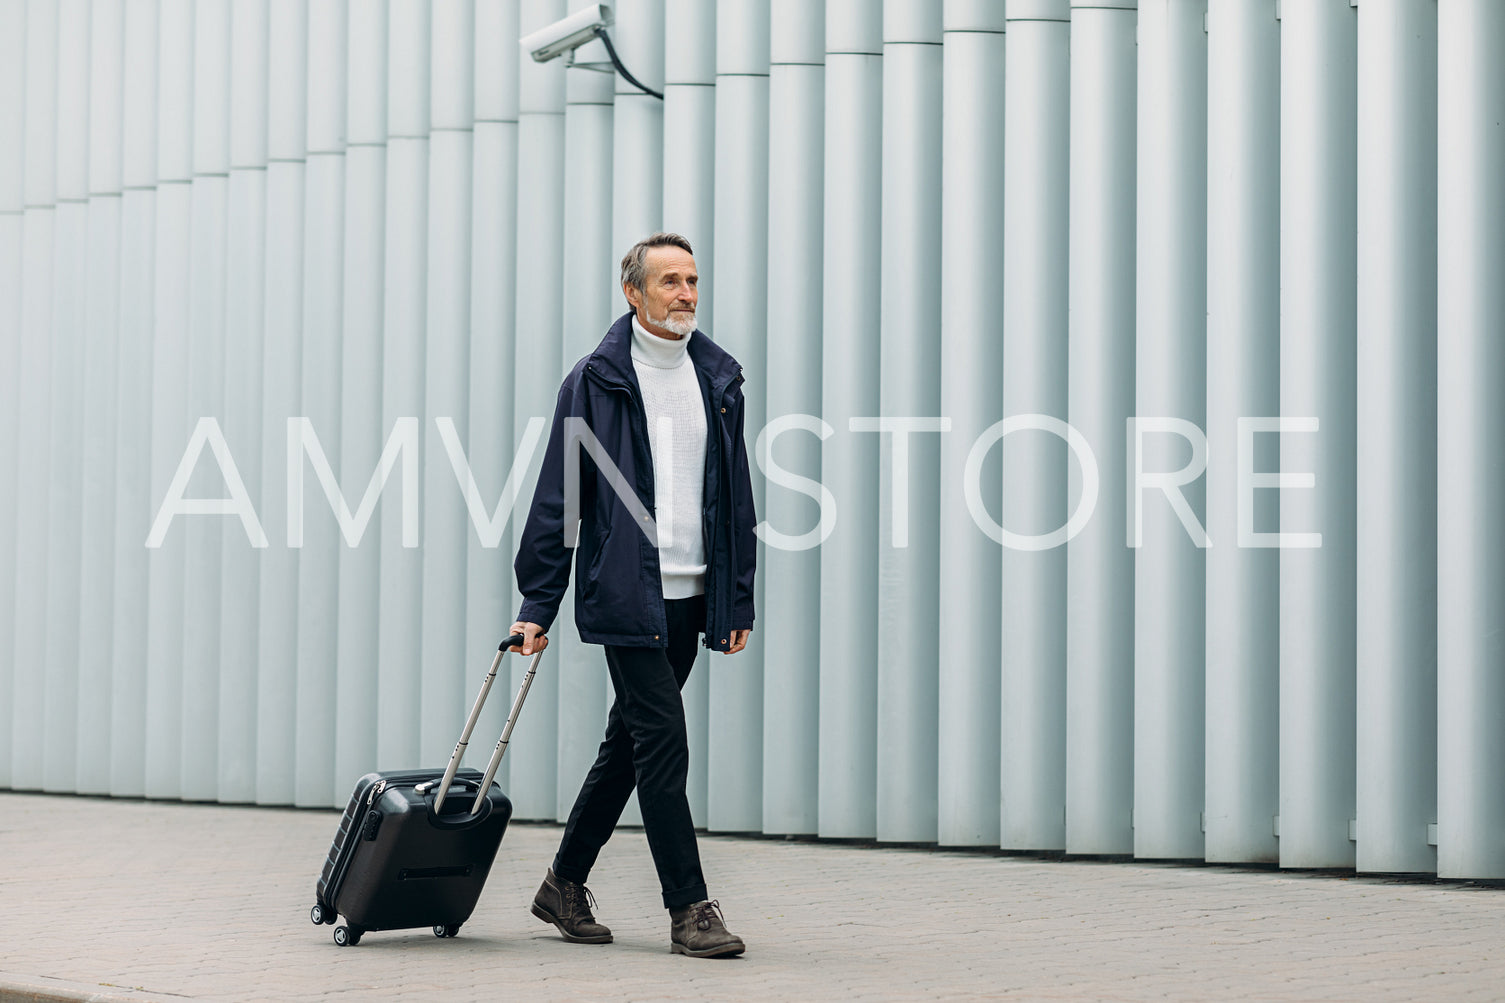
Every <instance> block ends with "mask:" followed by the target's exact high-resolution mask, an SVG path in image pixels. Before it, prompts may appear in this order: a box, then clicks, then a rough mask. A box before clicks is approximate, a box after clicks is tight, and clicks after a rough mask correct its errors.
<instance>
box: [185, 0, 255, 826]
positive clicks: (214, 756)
mask: <svg viewBox="0 0 1505 1003" xmlns="http://www.w3.org/2000/svg"><path fill="white" fill-rule="evenodd" d="M193 32H194V48H193V53H194V60H193V183H192V186H191V188H192V199H193V205H192V212H193V230H192V236H191V238H190V240H191V244H190V247H191V250H190V254H189V289H188V296H189V301H190V302H189V331H190V332H191V333H190V343H189V347H188V419H189V421H190V422H193V423H196V422H198V421H199V420H200V419H201V418H206V417H212V418H213V419H214V420H215V421H219V420H220V419H221V417H222V415H223V414H224V409H225V378H226V370H225V351H226V343H225V339H226V334H227V332H226V329H225V328H226V311H225V305H226V304H225V283H226V264H227V261H226V256H225V255H226V250H227V247H228V244H227V242H226V241H227V228H228V224H229V201H228V187H229V172H230V116H229V114H228V111H229V105H230V4H229V2H228V0H209V2H201V3H198V4H196V5H195V6H194V10H193ZM190 427H191V426H190ZM230 455H231V456H232V457H233V456H234V455H235V454H234V448H233V447H232V448H231V454H230ZM203 460H204V462H201V463H199V464H198V466H197V467H196V468H195V471H194V476H193V478H192V479H191V480H190V481H189V497H195V498H223V497H226V495H227V494H228V492H227V491H226V487H225V477H224V475H223V474H222V473H221V472H220V470H219V466H218V464H216V463H213V462H209V461H210V458H209V457H208V456H204V457H203ZM181 529H182V532H183V535H184V538H185V541H186V548H187V561H186V563H185V567H184V572H183V575H184V577H183V609H182V612H181V616H182V618H183V706H182V710H181V716H180V719H179V722H178V725H177V726H178V728H179V729H180V730H181V732H182V734H183V747H182V750H181V753H180V756H181V761H180V765H179V769H180V771H181V773H182V792H181V796H182V797H183V798H184V799H187V800H193V801H209V800H213V799H214V798H215V797H216V796H217V795H218V793H219V765H218V759H219V709H220V702H219V679H220V674H219V654H220V650H221V649H220V591H221V585H222V579H221V568H220V565H221V554H222V550H223V547H224V538H225V536H226V535H227V534H228V535H230V536H231V537H238V538H239V542H240V543H241V544H242V545H244V546H249V545H250V541H248V540H247V539H246V538H245V537H246V534H245V531H244V529H243V528H242V526H241V523H240V520H239V519H235V518H230V519H226V518H225V517H224V516H199V517H194V518H188V519H184V520H183V526H182V527H181Z"/></svg>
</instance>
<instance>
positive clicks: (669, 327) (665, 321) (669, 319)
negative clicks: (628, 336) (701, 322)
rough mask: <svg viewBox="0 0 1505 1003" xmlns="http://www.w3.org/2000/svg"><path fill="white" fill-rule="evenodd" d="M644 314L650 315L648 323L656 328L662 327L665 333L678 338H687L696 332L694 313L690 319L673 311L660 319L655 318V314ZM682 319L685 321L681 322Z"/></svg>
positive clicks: (645, 311)
mask: <svg viewBox="0 0 1505 1003" xmlns="http://www.w3.org/2000/svg"><path fill="white" fill-rule="evenodd" d="M643 312H644V313H647V314H648V323H650V324H652V325H653V326H654V327H661V328H663V329H664V330H665V331H668V332H669V333H670V334H673V335H676V336H678V337H681V338H687V337H689V336H690V335H691V334H693V333H694V331H695V314H694V313H691V314H690V315H689V316H688V317H686V316H685V315H684V314H681V313H675V312H674V311H672V310H671V311H669V312H668V313H666V314H665V315H664V316H663V317H661V318H660V317H655V316H653V314H651V313H649V312H648V311H647V310H644V311H643ZM680 318H684V319H683V320H681V319H680Z"/></svg>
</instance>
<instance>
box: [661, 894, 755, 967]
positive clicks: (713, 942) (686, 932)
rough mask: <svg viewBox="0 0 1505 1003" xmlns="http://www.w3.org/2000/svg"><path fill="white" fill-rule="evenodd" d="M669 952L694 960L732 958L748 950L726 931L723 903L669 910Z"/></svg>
mask: <svg viewBox="0 0 1505 1003" xmlns="http://www.w3.org/2000/svg"><path fill="white" fill-rule="evenodd" d="M669 923H670V926H669V950H670V951H671V952H672V953H674V954H687V955H689V956H690V957H692V958H730V957H732V956H733V955H736V954H741V953H742V952H743V951H745V950H747V945H746V944H744V943H742V938H741V937H739V936H737V935H736V934H735V933H732V932H731V931H730V930H728V929H727V928H726V923H725V922H723V921H722V918H721V903H720V902H696V903H695V904H693V905H687V906H684V907H683V908H680V909H670V910H669Z"/></svg>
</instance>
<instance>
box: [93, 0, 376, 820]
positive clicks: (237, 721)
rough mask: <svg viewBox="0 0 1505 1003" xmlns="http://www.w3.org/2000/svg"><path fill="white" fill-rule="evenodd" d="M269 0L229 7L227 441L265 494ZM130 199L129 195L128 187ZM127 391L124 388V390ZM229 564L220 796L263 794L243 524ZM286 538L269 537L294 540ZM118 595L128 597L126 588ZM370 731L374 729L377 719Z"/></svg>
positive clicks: (255, 555)
mask: <svg viewBox="0 0 1505 1003" xmlns="http://www.w3.org/2000/svg"><path fill="white" fill-rule="evenodd" d="M267 16H268V15H267V4H266V0H251V2H249V3H236V4H234V5H232V7H231V8H230V104H229V108H230V178H229V186H230V192H229V199H230V210H229V228H228V231H227V244H226V249H225V398H224V417H223V422H222V424H223V427H224V432H225V441H226V442H227V443H229V445H230V447H231V449H232V450H233V455H234V456H235V464H236V467H237V469H238V470H239V471H240V477H241V480H242V481H243V482H244V483H245V486H246V491H247V492H248V493H249V495H250V497H251V498H253V499H258V500H259V499H260V498H261V497H262V494H261V492H262V469H263V462H262V461H263V457H266V459H267V462H268V463H269V464H270V469H271V470H272V471H274V473H273V477H274V478H276V480H277V481H278V482H281V480H282V477H281V475H280V474H279V473H277V471H280V470H281V469H283V468H284V465H285V463H286V460H285V459H282V460H281V461H280V462H279V457H282V456H283V450H285V449H286V446H285V444H284V443H285V440H286V436H285V435H284V436H281V437H279V438H277V439H275V440H272V441H271V442H263V441H262V427H261V408H262V394H263V384H262V373H263V368H262V347H263V344H264V342H265V339H266V327H265V318H264V310H265V306H266V260H267V255H266V229H265V220H266V206H267V100H268V97H269V90H268V84H267V71H268V66H267V63H268V57H267V51H268V38H267V31H268V20H267ZM127 198H129V193H128V194H127ZM122 393H124V390H122ZM221 539H222V546H223V551H222V553H221V557H220V571H221V574H222V575H223V578H222V581H221V586H220V598H221V602H220V649H219V728H218V732H219V749H218V756H217V760H218V767H219V770H218V773H219V776H218V795H217V796H218V798H219V800H221V801H232V802H235V801H240V802H246V801H254V800H256V737H257V731H258V726H257V712H258V707H257V687H258V683H257V677H258V674H259V663H260V659H259V658H258V655H259V653H260V646H259V641H260V635H261V628H260V622H261V552H260V551H258V550H256V549H254V548H253V547H252V546H251V543H250V541H248V540H247V539H246V536H245V533H243V532H242V531H241V529H240V527H239V526H238V525H231V526H229V527H228V529H227V531H226V532H225V533H224V534H223V535H222V538H221ZM286 542H287V541H286V537H285V536H284V537H283V538H282V539H273V540H269V541H268V543H269V545H270V546H277V547H280V546H285V545H286ZM116 601H117V602H119V601H123V597H120V596H117V599H116ZM365 730H366V731H369V730H370V724H369V719H367V721H366V722H365Z"/></svg>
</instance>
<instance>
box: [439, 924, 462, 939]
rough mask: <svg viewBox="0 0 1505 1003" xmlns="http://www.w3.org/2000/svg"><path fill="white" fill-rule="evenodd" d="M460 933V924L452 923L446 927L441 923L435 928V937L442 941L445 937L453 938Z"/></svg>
mask: <svg viewBox="0 0 1505 1003" xmlns="http://www.w3.org/2000/svg"><path fill="white" fill-rule="evenodd" d="M459 932H460V924H459V923H451V924H449V925H448V926H445V925H444V924H442V923H440V924H436V925H435V926H434V936H436V937H439V938H440V939H443V938H445V937H453V936H455V934H457V933H459Z"/></svg>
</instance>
